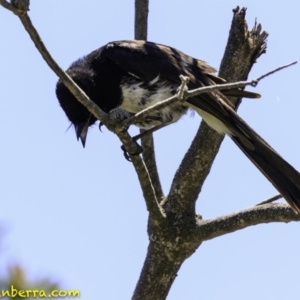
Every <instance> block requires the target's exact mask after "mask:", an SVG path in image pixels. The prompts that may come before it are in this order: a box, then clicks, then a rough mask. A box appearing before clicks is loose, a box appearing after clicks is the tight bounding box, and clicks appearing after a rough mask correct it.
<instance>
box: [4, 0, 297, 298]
mask: <svg viewBox="0 0 300 300" xmlns="http://www.w3.org/2000/svg"><path fill="white" fill-rule="evenodd" d="M237 5H240V6H246V7H248V10H247V18H246V19H247V21H248V24H249V26H250V27H252V25H253V24H254V21H255V18H257V20H258V22H261V23H262V26H263V29H265V30H267V31H268V32H269V34H270V37H269V38H268V49H267V54H266V55H263V57H261V58H260V59H259V61H258V64H256V65H255V66H254V68H253V70H252V73H251V74H250V78H255V77H257V76H259V75H261V74H263V73H265V72H267V71H269V70H271V69H273V68H275V67H277V66H280V65H283V64H285V63H289V62H291V61H294V60H297V59H299V58H300V39H299V32H298V29H299V26H300V21H299V12H300V9H299V7H300V4H299V3H298V2H297V1H289V0H288V1H276V2H272V5H270V2H269V1H253V0H252V1H250V0H248V1H243V2H239V3H238V2H236V1H232V0H227V1H221V0H210V1H196V0H185V1H183V0H172V1H171V0H168V1H166V0H163V1H158V0H152V1H151V0H150V15H149V30H148V39H149V40H151V41H155V42H160V43H163V44H167V45H170V46H173V47H176V48H178V49H180V50H182V51H184V52H185V53H187V54H189V55H191V56H193V57H197V58H200V59H203V60H206V61H207V62H209V63H210V64H211V65H212V66H214V67H216V68H218V66H219V63H220V59H221V57H222V55H223V51H224V47H225V44H226V41H227V37H228V31H229V27H230V23H231V19H232V9H233V8H234V7H236V6H237ZM133 9H134V1H133V0H130V1H129V0H122V1H120V0H119V1H117V0H109V1H108V0H105V1H83V0H81V1H79V0H72V1H67V0H60V1H45V0H39V1H37V0H32V1H31V11H30V13H29V15H30V17H31V18H32V22H33V24H34V25H35V26H36V28H37V30H38V31H39V33H40V34H41V36H42V39H43V41H44V43H45V44H46V46H47V47H48V49H49V50H50V52H51V53H52V54H53V56H54V58H55V59H56V60H57V62H58V63H59V64H60V65H61V66H62V67H63V68H67V67H68V66H69V65H70V64H71V63H72V62H73V61H74V60H76V59H77V58H79V57H81V56H83V55H85V54H87V53H89V52H91V51H92V50H94V49H96V48H98V47H100V46H102V45H104V44H106V43H107V42H109V41H113V40H120V39H132V38H133V16H134V13H133ZM0 25H1V27H0V28H1V29H0V37H1V56H0V86H1V101H0V128H1V134H0V136H1V140H0V143H1V156H0V166H1V167H0V180H1V192H0V201H1V211H0V223H1V226H2V228H3V229H2V230H3V231H4V232H5V233H4V236H3V238H2V239H1V249H0V250H1V259H0V266H1V270H2V272H5V270H6V268H7V266H10V265H13V264H16V263H17V264H21V265H22V266H23V267H24V268H25V270H26V271H27V273H28V275H29V277H30V279H32V280H33V279H35V278H40V277H47V278H50V279H52V280H54V281H56V282H59V283H60V284H61V286H62V287H63V288H66V289H80V290H81V293H82V296H81V299H84V300H88V299H130V297H131V295H132V291H133V289H134V287H135V284H136V281H137V279H138V276H139V273H140V270H141V267H142V264H143V261H144V257H145V254H146V249H147V243H148V240H147V234H146V226H147V211H146V208H145V204H144V201H143V197H142V193H141V191H140V189H139V184H138V181H137V176H136V174H135V173H134V169H133V166H132V165H131V164H130V163H128V162H127V161H125V159H124V158H123V154H122V152H121V150H120V142H119V140H118V139H117V137H116V136H114V135H113V134H112V133H110V132H108V130H106V129H105V128H103V133H100V132H99V130H98V128H97V126H95V127H94V129H92V130H90V131H89V136H88V139H87V145H86V148H85V149H83V148H82V147H81V144H80V143H78V142H77V141H76V139H75V133H74V132H73V130H72V129H70V130H69V131H66V129H67V127H68V126H69V122H68V120H67V118H66V117H65V115H64V113H63V112H62V110H61V109H60V107H59V105H58V102H57V99H56V97H55V92H54V90H55V84H56V81H57V77H56V75H55V74H54V73H53V72H52V71H51V70H50V69H49V68H48V66H47V65H46V64H45V62H44V61H43V60H42V58H41V56H40V54H39V53H38V52H37V50H36V49H35V47H34V45H33V43H32V42H31V40H30V39H29V36H28V34H27V33H26V32H25V31H24V29H23V28H22V25H21V23H20V21H19V20H18V18H17V17H16V16H14V15H13V14H12V13H10V12H8V11H6V10H4V9H3V8H0ZM299 75H300V66H299V65H296V66H293V67H291V68H289V69H287V70H284V71H282V72H280V73H277V74H275V75H273V76H271V77H268V78H266V79H265V80H263V82H261V83H260V84H259V85H258V87H257V88H256V91H257V92H259V93H261V94H262V98H261V99H259V100H244V101H243V104H242V106H241V107H240V109H239V113H240V115H241V116H242V117H243V118H244V119H245V120H246V121H247V122H248V123H249V124H250V125H251V126H252V127H253V128H254V129H255V130H256V131H257V132H259V134H260V135H261V136H262V137H264V138H265V139H266V140H267V141H268V142H269V143H270V144H271V145H272V146H273V147H274V148H275V149H276V150H277V151H278V152H279V153H280V154H281V155H282V156H283V157H284V158H286V160H288V161H289V162H290V163H291V164H292V165H293V166H294V167H295V168H297V169H298V170H300V159H299V151H300V142H299V135H298V128H299V127H300V118H299V112H300V98H299V93H298V80H299V78H300V77H299ZM199 121H200V119H199V117H198V116H196V115H195V116H194V117H189V116H186V117H184V118H183V119H182V120H181V121H180V122H178V123H176V124H174V125H171V126H169V127H168V128H167V129H164V130H161V131H160V132H158V133H155V145H156V152H157V160H158V166H159V170H160V173H161V179H162V182H163V187H164V191H165V193H167V192H168V190H169V186H170V182H171V180H172V176H173V174H174V172H175V171H176V169H177V167H178V164H179V162H180V160H181V158H182V156H183V154H184V153H185V151H186V149H187V147H188V146H189V145H190V143H191V140H192V138H193V136H194V135H195V132H196V130H197V128H198V124H199ZM130 131H131V132H132V133H133V134H134V133H136V132H137V130H136V129H134V128H132V129H131V130H130ZM276 193H277V192H276V191H275V189H274V188H273V186H272V185H271V184H270V183H269V182H268V181H267V180H266V179H265V178H264V177H263V176H262V175H261V174H260V173H259V171H258V170H257V169H256V168H255V167H254V166H253V165H252V164H251V163H250V162H249V161H248V160H247V158H246V157H245V156H244V155H243V154H242V153H241V152H240V151H239V149H237V147H236V146H235V145H234V144H233V143H232V142H231V141H230V140H229V139H228V138H226V139H225V141H224V143H223V145H222V148H221V151H220V153H219V155H218V157H217V159H216V161H215V163H214V166H213V168H212V170H211V173H210V175H209V178H208V180H207V181H206V184H205V186H204V188H203V190H202V193H201V195H200V197H199V201H198V203H197V212H198V213H200V214H202V215H203V217H204V218H211V217H216V216H220V215H223V214H226V213H230V212H233V211H237V210H240V209H242V208H246V207H249V206H251V205H254V204H256V203H257V202H260V201H262V200H264V199H266V198H268V197H271V196H273V195H275V194H276ZM299 229H300V224H297V223H290V224H269V225H260V226H255V227H251V228H248V229H246V230H243V231H240V232H236V233H233V234H230V235H226V236H223V237H221V238H218V239H214V240H212V241H209V242H206V243H204V244H203V245H202V246H201V247H200V248H199V249H198V251H197V252H196V253H195V254H194V255H193V256H192V257H191V258H189V259H188V260H187V261H186V262H185V264H184V265H183V267H182V268H181V270H180V271H179V274H178V277H177V278H176V281H175V283H174V285H173V288H172V290H171V292H170V294H169V297H168V299H170V300H181V299H192V298H194V299H200V298H201V299H208V300H214V299H218V300H219V299H230V300H234V299H241V298H242V299H244V300H248V299H290V300H292V299H298V298H297V297H298V293H299V291H298V286H299V277H300V263H299V259H298V257H299V251H300V240H299ZM296 295H297V296H296Z"/></svg>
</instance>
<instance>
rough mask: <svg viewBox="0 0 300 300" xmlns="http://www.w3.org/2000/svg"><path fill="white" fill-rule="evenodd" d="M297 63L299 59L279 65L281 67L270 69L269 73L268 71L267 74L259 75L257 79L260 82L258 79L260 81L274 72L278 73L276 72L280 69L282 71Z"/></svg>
mask: <svg viewBox="0 0 300 300" xmlns="http://www.w3.org/2000/svg"><path fill="white" fill-rule="evenodd" d="M296 63H297V61H293V62H292V63H290V64H287V65H284V66H281V67H279V68H277V69H275V70H273V71H270V72H269V73H267V74H265V75H262V76H260V77H258V78H257V79H256V81H257V82H258V81H260V80H261V79H263V78H265V77H267V76H269V75H272V74H274V73H276V72H278V71H281V70H282V69H285V68H288V67H290V66H292V65H295V64H296Z"/></svg>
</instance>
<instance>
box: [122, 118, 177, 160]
mask: <svg viewBox="0 0 300 300" xmlns="http://www.w3.org/2000/svg"><path fill="white" fill-rule="evenodd" d="M172 123H175V121H174V122H169V123H166V124H163V125H159V126H155V127H153V128H150V129H148V130H145V131H143V132H141V133H140V134H137V135H135V136H134V137H133V138H132V140H133V141H135V142H136V144H137V146H138V148H140V149H141V152H139V153H136V154H133V155H139V154H141V153H142V152H143V148H142V147H141V146H140V145H139V144H138V143H137V140H139V139H141V138H142V137H144V136H147V135H148V134H150V133H153V132H155V131H157V130H159V129H162V128H164V127H166V126H168V125H170V124H172ZM121 149H122V150H123V152H124V157H125V158H126V159H127V160H128V161H131V159H130V157H129V155H128V153H127V151H126V149H125V147H124V145H122V146H121Z"/></svg>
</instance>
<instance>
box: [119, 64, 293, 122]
mask: <svg viewBox="0 0 300 300" xmlns="http://www.w3.org/2000/svg"><path fill="white" fill-rule="evenodd" d="M296 63H297V62H296V61H295V62H292V63H290V64H287V65H284V66H281V67H278V68H277V69H274V70H272V71H270V72H268V73H266V74H264V75H262V76H260V77H258V78H256V79H253V80H248V81H238V82H233V83H223V84H215V85H210V86H205V87H201V88H197V89H194V90H190V91H185V92H184V93H183V92H182V91H183V90H184V87H185V81H182V83H181V85H180V86H179V92H178V93H177V94H176V95H174V96H172V97H170V98H168V99H166V100H163V101H161V102H158V103H156V104H154V105H152V106H149V107H147V108H146V109H144V110H142V111H140V112H138V113H137V114H135V115H134V116H133V117H131V118H129V119H126V120H124V121H123V122H122V125H124V126H129V125H131V124H133V123H135V122H140V121H142V120H143V119H144V118H145V117H146V116H148V115H149V114H150V113H152V112H153V111H157V110H161V109H163V108H165V107H167V106H170V105H172V104H174V103H176V102H177V101H186V100H187V99H189V98H191V97H195V96H198V95H200V94H204V93H209V92H213V91H216V90H219V91H221V90H230V89H237V88H242V87H245V86H254V87H255V86H257V84H258V83H259V81H260V80H262V79H263V78H265V77H267V76H269V75H271V74H274V73H275V72H278V71H280V70H282V69H284V68H287V67H290V66H292V65H294V64H296ZM181 76H182V75H181ZM182 77H184V76H182ZM180 79H181V77H180Z"/></svg>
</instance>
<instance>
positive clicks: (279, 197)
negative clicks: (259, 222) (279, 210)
mask: <svg viewBox="0 0 300 300" xmlns="http://www.w3.org/2000/svg"><path fill="white" fill-rule="evenodd" d="M281 198H282V195H280V194H278V195H276V196H273V197H271V198H269V199H267V200H264V201H262V202H259V203H257V204H255V206H259V205H264V204H268V203H271V202H274V201H276V200H278V199H281Z"/></svg>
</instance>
